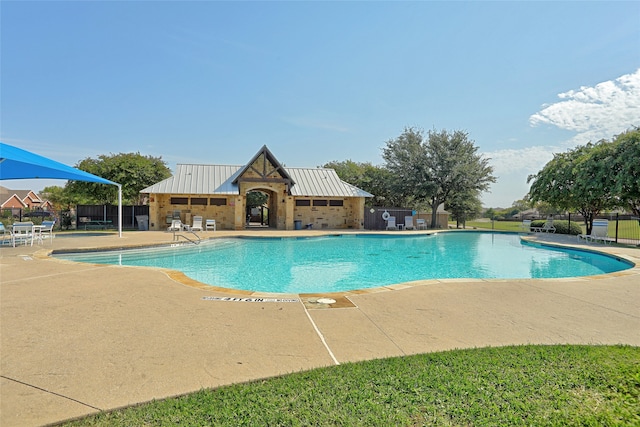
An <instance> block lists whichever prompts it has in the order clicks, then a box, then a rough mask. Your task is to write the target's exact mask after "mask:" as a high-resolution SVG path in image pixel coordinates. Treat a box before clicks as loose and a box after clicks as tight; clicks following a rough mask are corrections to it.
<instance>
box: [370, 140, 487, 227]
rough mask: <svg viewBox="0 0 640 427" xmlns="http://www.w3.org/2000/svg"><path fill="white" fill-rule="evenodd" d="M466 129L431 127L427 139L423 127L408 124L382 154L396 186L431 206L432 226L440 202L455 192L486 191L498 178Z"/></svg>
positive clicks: (388, 143)
mask: <svg viewBox="0 0 640 427" xmlns="http://www.w3.org/2000/svg"><path fill="white" fill-rule="evenodd" d="M477 151H478V147H476V146H475V145H474V142H473V141H472V140H470V139H469V135H468V134H467V133H466V132H463V131H460V130H457V131H454V132H452V133H450V132H448V131H446V130H441V131H435V130H431V131H429V132H428V134H427V138H426V140H425V138H424V133H423V131H422V130H418V129H415V128H405V130H404V132H403V133H402V134H401V135H400V136H399V137H398V138H396V139H391V140H389V141H387V146H386V147H385V148H383V153H382V157H383V159H384V160H385V162H386V167H387V169H389V171H390V172H391V173H392V175H393V178H394V188H395V189H396V191H398V192H399V193H400V194H402V195H404V196H406V197H412V198H413V201H414V202H415V203H416V204H419V203H426V204H427V205H428V206H430V207H431V212H432V215H431V226H432V227H436V225H437V210H438V206H440V205H441V204H442V203H445V202H446V201H448V200H449V199H450V198H451V197H453V196H454V195H455V194H472V193H473V192H474V191H475V192H482V191H486V190H487V189H488V188H489V184H490V183H492V182H495V180H496V179H495V177H494V176H493V168H492V167H491V166H489V159H487V158H484V157H483V156H482V155H480V154H478V152H477Z"/></svg>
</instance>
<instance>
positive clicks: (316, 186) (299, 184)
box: [140, 164, 373, 197]
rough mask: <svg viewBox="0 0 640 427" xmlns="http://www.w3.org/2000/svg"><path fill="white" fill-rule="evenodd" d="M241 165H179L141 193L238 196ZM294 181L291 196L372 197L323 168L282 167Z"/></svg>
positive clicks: (330, 170)
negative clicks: (169, 174)
mask: <svg viewBox="0 0 640 427" xmlns="http://www.w3.org/2000/svg"><path fill="white" fill-rule="evenodd" d="M244 167H245V166H244V165H243V166H227V165H193V164H179V165H177V168H176V173H175V174H174V175H173V176H172V177H170V178H167V179H165V180H164V181H160V182H158V183H157V184H154V185H152V186H150V187H147V188H145V189H143V190H141V191H140V192H141V193H148V194H239V190H238V185H237V184H234V183H233V182H234V181H235V180H236V179H237V178H238V176H239V174H240V173H241V172H242V170H243V168H244ZM284 169H285V170H286V172H287V174H289V176H290V177H291V179H292V180H293V181H294V182H295V184H294V185H293V186H292V187H291V195H292V196H300V197H373V195H372V194H370V193H368V192H366V191H364V190H361V189H359V188H357V187H355V186H353V185H351V184H348V183H346V182H344V181H342V180H341V179H340V178H339V177H338V174H337V173H336V171H335V170H333V169H323V168H287V167H285V168H284Z"/></svg>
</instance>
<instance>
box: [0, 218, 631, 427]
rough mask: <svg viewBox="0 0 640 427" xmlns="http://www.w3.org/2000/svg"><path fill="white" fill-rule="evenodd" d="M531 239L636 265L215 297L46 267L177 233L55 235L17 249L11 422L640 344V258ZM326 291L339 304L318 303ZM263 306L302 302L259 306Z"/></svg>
mask: <svg viewBox="0 0 640 427" xmlns="http://www.w3.org/2000/svg"><path fill="white" fill-rule="evenodd" d="M326 233H327V232H321V231H314V230H301V231H287V232H277V231H268V230H265V231H258V230H248V231H245V232H225V231H218V232H215V233H214V232H206V233H201V235H203V236H205V237H212V236H216V237H220V236H237V235H253V236H256V235H261V236H280V235H283V236H292V235H295V236H303V235H304V236H307V235H321V234H326ZM328 233H330V234H344V233H345V231H335V230H334V231H329V232H328ZM393 233H398V234H412V233H424V232H422V231H420V232H414V231H400V232H393ZM531 239H534V240H538V241H544V242H550V243H553V244H558V245H570V246H574V247H581V248H588V249H597V250H600V251H603V252H607V253H611V254H615V255H616V256H619V257H622V258H625V259H628V260H630V261H632V262H635V263H636V267H635V268H632V269H630V270H626V271H622V272H619V273H614V274H608V275H602V276H593V277H586V278H571V279H533V280H478V279H472V280H462V279H460V280H428V281H423V282H419V283H418V282H414V283H412V284H410V285H397V286H391V287H388V288H384V289H374V290H369V291H362V292H353V293H349V294H348V295H346V296H336V295H316V296H312V295H303V296H300V297H299V296H298V295H280V294H278V295H266V294H259V295H253V294H249V293H246V292H245V293H242V292H232V291H225V290H222V289H214V288H210V287H208V288H207V287H203V286H198V284H197V283H195V282H193V281H190V280H187V279H185V278H184V277H183V276H181V275H180V274H170V273H168V272H167V271H164V270H159V269H152V268H133V267H120V266H106V265H87V264H78V263H73V262H69V261H62V260H56V259H51V258H49V257H47V254H48V253H49V252H50V251H51V250H52V249H56V250H59V249H89V248H104V247H129V246H141V245H149V244H160V243H162V244H168V243H171V241H172V235H171V234H169V233H165V232H152V231H134V232H125V233H124V235H123V237H121V238H120V237H118V236H117V234H109V233H107V234H104V235H100V233H91V234H86V235H75V236H63V235H58V237H56V238H55V239H54V240H53V242H52V244H51V242H48V241H47V242H45V243H44V245H34V246H33V247H30V246H20V247H17V248H12V247H7V246H4V247H2V249H0V279H1V280H0V334H1V336H0V345H1V347H0V355H1V363H0V376H1V378H0V425H1V426H3V427H8V426H34V425H44V424H49V423H56V422H60V421H63V420H67V419H71V418H76V417H81V416H84V415H88V414H91V413H95V412H97V411H100V410H110V409H114V408H119V407H124V406H128V405H133V404H136V403H140V402H146V401H150V400H153V399H161V398H164V397H168V396H175V395H180V394H184V393H189V392H193V391H197V390H200V389H202V388H210V387H218V386H221V385H226V384H231V383H237V382H244V381H251V380H255V379H259V378H265V377H272V376H276V375H282V374H287V373H291V372H296V371H301V370H308V369H313V368H317V367H322V366H330V365H334V364H336V363H344V362H352V361H360V360H367V359H374V358H382V357H389V356H403V355H410V354H416V353H424V352H434V351H441V350H450V349H456V348H472V347H485V346H502V345H512V344H565V343H569V344H629V345H634V346H640V249H638V248H631V247H629V248H627V247H618V246H615V245H606V246H605V245H602V244H594V243H591V244H585V243H578V242H577V240H576V238H575V237H569V236H561V235H553V234H536V235H532V236H531ZM212 262H215V259H213V260H212ZM505 262H508V260H505ZM320 296H328V297H330V298H333V299H335V300H336V303H335V304H322V303H318V302H317V297H320ZM203 297H236V298H237V300H234V301H225V300H215V299H213V298H208V299H207V298H203ZM256 297H269V298H291V299H296V300H298V301H297V302H274V301H263V302H255V300H248V298H256ZM243 299H244V300H243ZM250 301H253V302H250Z"/></svg>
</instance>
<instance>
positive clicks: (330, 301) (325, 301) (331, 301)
mask: <svg viewBox="0 0 640 427" xmlns="http://www.w3.org/2000/svg"><path fill="white" fill-rule="evenodd" d="M318 302H319V303H320V304H335V302H336V300H334V299H331V298H318Z"/></svg>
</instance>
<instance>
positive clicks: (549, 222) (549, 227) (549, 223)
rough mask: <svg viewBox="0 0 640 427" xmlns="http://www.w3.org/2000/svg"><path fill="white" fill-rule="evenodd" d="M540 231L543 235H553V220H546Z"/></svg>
mask: <svg viewBox="0 0 640 427" xmlns="http://www.w3.org/2000/svg"><path fill="white" fill-rule="evenodd" d="M542 231H543V232H545V233H555V232H556V227H555V226H554V225H553V218H548V219H547V221H546V222H545V223H544V225H543V226H542Z"/></svg>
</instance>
